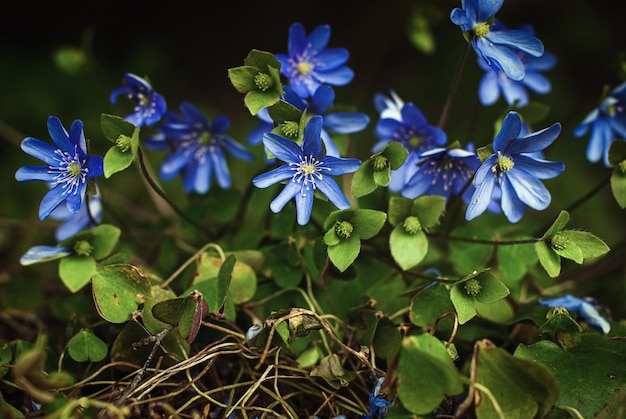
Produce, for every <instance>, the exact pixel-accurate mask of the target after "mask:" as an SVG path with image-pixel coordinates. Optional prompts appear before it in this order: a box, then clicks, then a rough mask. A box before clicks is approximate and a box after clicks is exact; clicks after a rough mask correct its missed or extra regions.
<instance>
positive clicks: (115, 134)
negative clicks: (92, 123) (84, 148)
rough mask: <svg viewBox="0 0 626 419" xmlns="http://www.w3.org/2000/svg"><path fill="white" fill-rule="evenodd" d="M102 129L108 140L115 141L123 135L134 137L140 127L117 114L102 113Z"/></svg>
mask: <svg viewBox="0 0 626 419" xmlns="http://www.w3.org/2000/svg"><path fill="white" fill-rule="evenodd" d="M100 129H101V130H102V133H103V134H104V136H105V137H106V139H107V140H109V141H111V142H115V141H116V140H117V139H118V138H119V137H120V136H121V135H125V136H127V137H133V135H135V131H138V128H137V127H136V126H135V125H133V124H131V123H130V122H128V121H126V120H125V119H124V118H122V117H120V116H117V115H109V114H106V113H103V114H102V115H100Z"/></svg>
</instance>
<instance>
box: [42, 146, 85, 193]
mask: <svg viewBox="0 0 626 419" xmlns="http://www.w3.org/2000/svg"><path fill="white" fill-rule="evenodd" d="M74 149H75V150H76V147H74ZM54 153H55V154H57V155H59V156H60V157H61V161H60V162H59V166H58V167H53V166H48V173H51V174H56V176H55V177H54V181H53V182H52V183H53V184H54V185H59V184H62V185H63V186H62V188H63V195H71V194H74V195H75V194H77V193H78V190H79V188H80V185H81V184H83V183H85V182H86V181H87V173H88V172H89V168H87V167H85V164H86V163H87V161H86V160H82V161H81V160H80V156H79V155H78V153H77V152H76V151H75V152H74V156H72V155H70V154H69V153H67V152H64V151H62V150H60V149H56V150H54Z"/></svg>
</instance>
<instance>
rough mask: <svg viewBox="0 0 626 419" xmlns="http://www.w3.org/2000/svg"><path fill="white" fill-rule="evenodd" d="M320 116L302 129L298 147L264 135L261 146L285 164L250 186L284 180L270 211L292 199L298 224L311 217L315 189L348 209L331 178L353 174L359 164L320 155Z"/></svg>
mask: <svg viewBox="0 0 626 419" xmlns="http://www.w3.org/2000/svg"><path fill="white" fill-rule="evenodd" d="M322 124H323V120H322V117H321V116H319V115H316V116H313V117H312V118H311V120H310V121H309V122H308V124H307V126H306V128H305V130H304V140H303V141H302V146H298V145H297V144H296V143H295V142H294V141H292V140H290V139H288V138H284V137H281V136H280V135H276V134H273V133H266V134H265V135H264V137H263V144H264V145H265V147H267V149H268V150H269V151H270V152H271V153H272V154H274V155H275V156H276V158H277V159H278V160H281V161H283V162H285V164H283V165H282V166H279V167H278V168H276V169H273V170H271V171H269V172H266V173H263V174H260V175H258V176H256V177H255V178H254V179H252V183H253V184H254V186H256V187H258V188H267V187H268V186H271V185H274V184H276V183H279V182H283V181H287V183H286V185H285V187H284V188H283V190H282V191H281V192H280V193H279V194H278V196H276V198H274V200H273V201H272V202H271V203H270V209H271V210H272V212H274V213H277V212H280V211H281V210H282V209H283V208H284V206H285V205H286V204H287V202H289V201H290V200H291V199H292V198H295V201H296V212H297V220H298V224H300V225H305V224H307V223H308V222H309V219H310V218H311V209H312V207H313V195H314V192H315V190H319V191H320V192H321V193H323V194H324V195H325V196H326V197H327V198H328V199H329V200H330V202H332V203H333V204H334V205H335V206H336V207H337V208H339V209H347V208H350V202H349V201H348V199H347V198H346V196H345V195H344V194H343V192H342V191H341V189H340V188H339V185H337V182H335V180H334V179H333V178H332V177H331V176H340V175H343V174H346V173H352V172H355V171H356V170H357V169H358V168H359V166H360V165H361V161H360V160H358V159H344V158H339V157H333V156H321V157H320V154H321V153H322V140H321V133H322Z"/></svg>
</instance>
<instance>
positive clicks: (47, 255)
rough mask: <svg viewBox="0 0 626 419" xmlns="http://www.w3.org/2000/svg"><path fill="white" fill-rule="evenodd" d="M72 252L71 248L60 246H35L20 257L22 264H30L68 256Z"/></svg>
mask: <svg viewBox="0 0 626 419" xmlns="http://www.w3.org/2000/svg"><path fill="white" fill-rule="evenodd" d="M70 253H71V251H70V249H67V248H65V247H59V246H33V247H31V248H30V249H28V250H27V251H26V253H24V254H23V255H22V257H21V258H20V264H21V265H22V266H28V265H32V264H35V263H40V262H47V261H50V260H54V259H58V258H61V257H64V256H67V255H69V254H70Z"/></svg>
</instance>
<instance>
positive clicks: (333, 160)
mask: <svg viewBox="0 0 626 419" xmlns="http://www.w3.org/2000/svg"><path fill="white" fill-rule="evenodd" d="M319 160H320V161H321V162H323V163H324V167H328V168H329V169H330V174H331V176H340V175H343V174H346V173H353V172H356V171H357V170H358V168H359V167H360V166H361V160H359V159H344V158H338V157H334V156H324V157H322V158H320V159H319Z"/></svg>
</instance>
